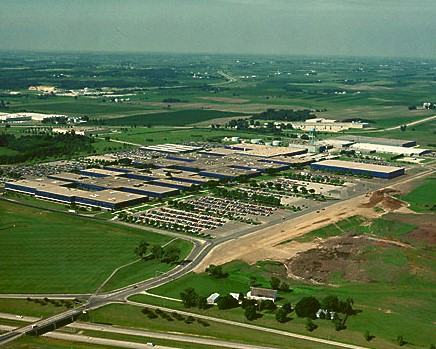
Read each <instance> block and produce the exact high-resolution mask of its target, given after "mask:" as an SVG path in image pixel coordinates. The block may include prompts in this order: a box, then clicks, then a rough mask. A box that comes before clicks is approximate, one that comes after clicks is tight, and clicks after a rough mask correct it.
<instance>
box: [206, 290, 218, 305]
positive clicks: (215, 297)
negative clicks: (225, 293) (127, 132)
mask: <svg viewBox="0 0 436 349" xmlns="http://www.w3.org/2000/svg"><path fill="white" fill-rule="evenodd" d="M219 298H220V294H219V293H212V294H211V295H210V296H209V297H207V304H210V305H213V304H215V303H216V302H217V300H218V299H219Z"/></svg>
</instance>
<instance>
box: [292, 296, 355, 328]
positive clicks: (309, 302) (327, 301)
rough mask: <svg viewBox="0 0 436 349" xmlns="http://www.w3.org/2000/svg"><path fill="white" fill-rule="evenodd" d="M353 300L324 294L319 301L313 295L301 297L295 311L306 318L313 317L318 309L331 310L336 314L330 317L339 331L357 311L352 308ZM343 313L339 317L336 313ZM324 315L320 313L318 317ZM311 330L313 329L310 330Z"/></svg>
mask: <svg viewBox="0 0 436 349" xmlns="http://www.w3.org/2000/svg"><path fill="white" fill-rule="evenodd" d="M353 304H354V301H353V299H351V298H348V299H346V300H340V299H339V298H338V297H337V296H332V295H329V296H326V297H325V298H324V299H323V300H322V301H321V302H319V301H318V299H316V298H315V297H312V296H308V297H303V298H302V299H301V300H300V301H298V303H297V304H296V305H295V313H296V314H297V316H298V317H306V318H308V319H315V318H316V313H317V312H318V310H319V309H323V310H326V311H333V312H335V313H336V316H335V317H334V318H333V319H332V322H333V323H334V324H335V329H336V331H340V330H343V329H345V328H346V326H345V323H346V321H347V319H348V317H349V316H351V315H355V314H356V313H357V312H356V311H355V310H354V309H353ZM339 313H341V314H344V315H345V316H344V318H343V319H340V318H339V316H338V314H339ZM324 316H325V315H323V314H320V318H324ZM312 331H313V330H312Z"/></svg>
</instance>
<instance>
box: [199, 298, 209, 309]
mask: <svg viewBox="0 0 436 349" xmlns="http://www.w3.org/2000/svg"><path fill="white" fill-rule="evenodd" d="M207 307H208V304H207V298H206V297H204V296H198V297H197V308H198V309H207Z"/></svg>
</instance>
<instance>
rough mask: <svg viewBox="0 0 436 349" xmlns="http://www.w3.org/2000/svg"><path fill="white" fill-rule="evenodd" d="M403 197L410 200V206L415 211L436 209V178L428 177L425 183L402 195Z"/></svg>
mask: <svg viewBox="0 0 436 349" xmlns="http://www.w3.org/2000/svg"><path fill="white" fill-rule="evenodd" d="M401 199H402V200H404V201H407V202H409V203H410V208H411V209H412V210H414V211H417V212H426V211H434V208H435V207H436V178H435V177H432V178H427V179H426V180H425V181H424V183H423V184H421V185H420V186H418V187H417V188H415V189H413V190H412V191H411V192H410V193H408V194H407V195H404V196H402V197H401ZM432 209H433V210H432Z"/></svg>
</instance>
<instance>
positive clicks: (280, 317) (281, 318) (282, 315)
mask: <svg viewBox="0 0 436 349" xmlns="http://www.w3.org/2000/svg"><path fill="white" fill-rule="evenodd" d="M275 315H276V320H277V321H278V322H280V323H284V322H286V321H287V319H288V318H287V315H288V314H287V313H286V311H285V310H284V309H283V308H279V309H277V310H276V313H275Z"/></svg>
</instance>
